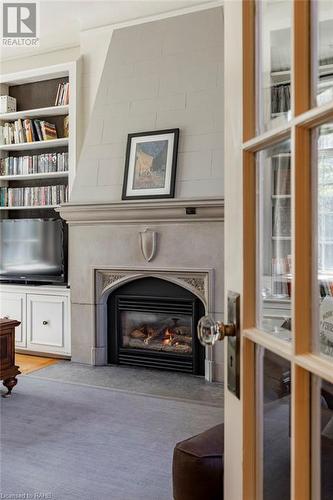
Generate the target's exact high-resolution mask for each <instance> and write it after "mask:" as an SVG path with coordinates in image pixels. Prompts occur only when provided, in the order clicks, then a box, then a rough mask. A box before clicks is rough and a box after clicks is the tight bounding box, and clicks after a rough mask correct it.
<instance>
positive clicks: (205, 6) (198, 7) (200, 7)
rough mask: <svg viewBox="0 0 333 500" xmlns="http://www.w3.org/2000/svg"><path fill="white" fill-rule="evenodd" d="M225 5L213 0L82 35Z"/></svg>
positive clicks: (97, 29) (103, 27) (102, 27)
mask: <svg viewBox="0 0 333 500" xmlns="http://www.w3.org/2000/svg"><path fill="white" fill-rule="evenodd" d="M223 5H224V0H213V1H212V2H207V3H203V4H199V5H193V6H192V7H184V8H182V9H176V10H171V11H168V12H162V13H161V14H153V15H151V16H146V17H139V18H137V19H132V20H129V21H123V22H120V23H115V24H105V25H102V26H96V28H88V29H85V30H81V31H80V33H87V32H89V31H103V30H108V29H111V30H116V29H122V28H129V27H130V26H137V25H139V24H146V23H151V22H153V21H163V20H164V19H169V18H171V17H178V16H183V15H186V14H192V13H195V12H201V11H203V10H210V9H215V8H217V7H223Z"/></svg>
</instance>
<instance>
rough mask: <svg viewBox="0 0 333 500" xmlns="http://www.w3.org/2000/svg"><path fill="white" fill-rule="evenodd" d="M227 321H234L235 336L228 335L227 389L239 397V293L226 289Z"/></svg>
mask: <svg viewBox="0 0 333 500" xmlns="http://www.w3.org/2000/svg"><path fill="white" fill-rule="evenodd" d="M228 323H234V325H235V329H236V335H235V337H228V347H227V349H228V389H229V391H230V392H232V393H233V394H234V395H235V396H236V397H237V398H238V399H240V295H239V293H235V292H231V291H228Z"/></svg>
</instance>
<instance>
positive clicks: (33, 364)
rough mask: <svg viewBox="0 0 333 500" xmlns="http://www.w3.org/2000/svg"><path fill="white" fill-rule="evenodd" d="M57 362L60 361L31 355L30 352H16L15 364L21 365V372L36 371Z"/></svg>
mask: <svg viewBox="0 0 333 500" xmlns="http://www.w3.org/2000/svg"><path fill="white" fill-rule="evenodd" d="M55 363H58V359H54V358H44V357H42V356H30V355H28V354H17V353H16V354H15V364H16V365H17V366H18V367H19V369H20V372H21V373H31V372H35V371H36V370H40V369H41V368H45V366H49V365H54V364H55Z"/></svg>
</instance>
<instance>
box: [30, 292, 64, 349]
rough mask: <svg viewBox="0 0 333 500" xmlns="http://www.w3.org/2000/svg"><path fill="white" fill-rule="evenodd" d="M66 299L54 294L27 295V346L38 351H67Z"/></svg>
mask: <svg viewBox="0 0 333 500" xmlns="http://www.w3.org/2000/svg"><path fill="white" fill-rule="evenodd" d="M67 318H68V300H67V297H59V296H56V295H37V294H31V295H28V296H27V347H28V349H30V350H35V351H40V352H53V353H68V352H69V350H70V346H69V344H68V340H69V339H68V333H67V330H68V324H67Z"/></svg>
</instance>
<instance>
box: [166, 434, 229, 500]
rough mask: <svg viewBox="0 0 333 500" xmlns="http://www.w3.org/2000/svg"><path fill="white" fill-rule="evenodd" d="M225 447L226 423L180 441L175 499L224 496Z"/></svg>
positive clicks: (175, 466)
mask: <svg viewBox="0 0 333 500" xmlns="http://www.w3.org/2000/svg"><path fill="white" fill-rule="evenodd" d="M223 450H224V425H223V424H220V425H216V426H215V427H212V428H211V429H208V431H205V432H202V433H201V434H198V435H197V436H193V437H191V438H189V439H186V440H185V441H181V442H180V443H177V444H176V446H175V449H174V452H173V464H172V480H173V497H174V499H175V500H222V499H223Z"/></svg>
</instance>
